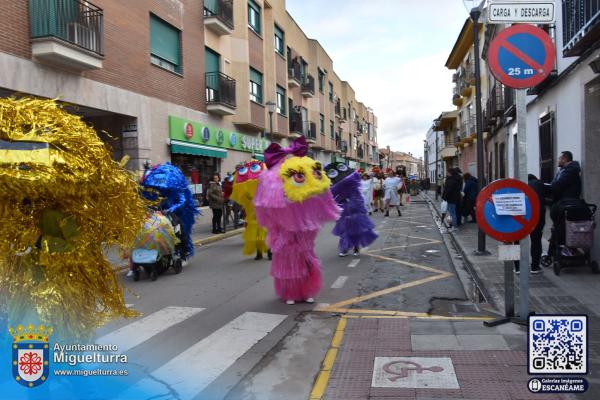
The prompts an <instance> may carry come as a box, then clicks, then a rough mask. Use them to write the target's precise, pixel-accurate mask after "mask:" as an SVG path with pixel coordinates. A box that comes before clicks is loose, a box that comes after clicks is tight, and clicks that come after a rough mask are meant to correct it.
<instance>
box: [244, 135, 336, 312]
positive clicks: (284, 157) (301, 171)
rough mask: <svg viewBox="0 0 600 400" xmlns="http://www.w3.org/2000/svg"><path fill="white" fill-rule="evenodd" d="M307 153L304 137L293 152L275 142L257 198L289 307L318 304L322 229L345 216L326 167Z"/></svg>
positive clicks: (277, 277) (280, 293)
mask: <svg viewBox="0 0 600 400" xmlns="http://www.w3.org/2000/svg"><path fill="white" fill-rule="evenodd" d="M307 151H308V144H307V143H306V139H304V137H303V136H301V137H299V138H298V139H296V140H295V141H294V142H293V143H292V146H291V147H288V148H281V146H279V145H278V144H277V143H271V145H270V146H269V147H268V148H267V150H266V151H265V153H264V154H265V161H266V164H267V168H268V170H267V171H264V172H263V173H262V174H261V175H260V177H259V178H258V189H257V191H256V195H255V197H254V205H255V207H256V217H257V220H258V223H259V224H260V225H261V226H264V227H265V228H267V232H268V233H267V242H268V244H269V247H270V248H271V251H272V252H273V263H272V265H271V275H272V276H273V279H274V283H275V293H276V294H277V296H278V297H279V298H281V299H282V300H284V301H285V302H286V303H287V304H294V303H295V302H296V301H306V302H308V303H312V302H314V297H315V296H316V295H317V293H318V292H319V290H320V289H321V285H322V278H321V264H320V262H319V259H318V258H317V255H316V254H315V249H314V247H315V239H316V237H317V234H318V233H319V230H320V229H321V226H322V225H323V224H324V223H325V222H327V221H335V220H336V219H337V218H338V216H339V214H340V209H339V208H338V206H337V205H336V203H335V201H334V199H333V196H332V194H331V191H330V190H329V186H330V181H329V178H327V176H326V175H325V173H324V171H323V166H322V165H321V163H319V162H317V161H315V160H313V159H312V158H310V157H306V152H307Z"/></svg>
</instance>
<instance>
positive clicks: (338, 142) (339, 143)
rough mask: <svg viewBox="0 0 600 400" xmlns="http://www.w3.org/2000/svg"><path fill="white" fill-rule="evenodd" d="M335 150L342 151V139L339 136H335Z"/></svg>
mask: <svg viewBox="0 0 600 400" xmlns="http://www.w3.org/2000/svg"><path fill="white" fill-rule="evenodd" d="M335 149H336V150H340V151H341V150H342V138H341V136H340V135H335Z"/></svg>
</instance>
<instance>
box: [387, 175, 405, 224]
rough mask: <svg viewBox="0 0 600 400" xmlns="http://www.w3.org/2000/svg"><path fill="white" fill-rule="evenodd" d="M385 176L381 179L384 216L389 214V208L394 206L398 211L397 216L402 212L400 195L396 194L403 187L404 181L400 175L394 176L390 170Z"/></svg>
mask: <svg viewBox="0 0 600 400" xmlns="http://www.w3.org/2000/svg"><path fill="white" fill-rule="evenodd" d="M387 175H388V176H387V178H385V180H384V181H383V191H384V193H385V194H384V196H383V204H384V206H385V216H386V217H389V216H390V208H391V207H396V211H398V216H399V217H401V216H402V212H400V207H399V206H400V195H399V194H398V193H399V191H400V190H402V188H403V187H404V182H403V180H402V178H401V177H400V176H396V174H394V172H393V171H392V170H389V171H388V173H387Z"/></svg>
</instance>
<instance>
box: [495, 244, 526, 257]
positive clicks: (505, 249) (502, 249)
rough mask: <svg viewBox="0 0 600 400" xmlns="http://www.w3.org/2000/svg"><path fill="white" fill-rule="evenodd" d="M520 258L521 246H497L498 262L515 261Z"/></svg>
mask: <svg viewBox="0 0 600 400" xmlns="http://www.w3.org/2000/svg"><path fill="white" fill-rule="evenodd" d="M520 258H521V246H519V245H518V244H501V245H499V246H498V260H500V261H517V260H519V259H520Z"/></svg>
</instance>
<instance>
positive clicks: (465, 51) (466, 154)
mask: <svg viewBox="0 0 600 400" xmlns="http://www.w3.org/2000/svg"><path fill="white" fill-rule="evenodd" d="M479 27H480V29H479V32H478V34H479V37H480V42H481V43H483V41H484V33H485V29H484V28H485V25H484V24H480V25H479ZM482 50H483V49H482V48H481V46H480V49H479V52H477V54H476V52H475V50H474V46H473V21H471V19H470V18H467V19H466V20H465V23H464V24H463V27H462V29H461V31H460V33H459V35H458V38H457V39H456V42H455V44H454V47H453V48H452V51H451V52H450V55H449V56H448V60H447V61H446V68H448V69H450V70H454V71H456V72H455V73H454V74H453V76H452V82H453V83H454V88H453V92H452V103H453V104H454V105H455V106H456V107H457V116H456V119H457V121H456V123H455V134H453V135H452V136H451V137H450V141H449V142H448V143H453V145H454V146H456V148H457V150H458V154H457V156H458V167H460V168H461V170H462V171H463V172H469V173H470V174H471V175H473V176H477V145H476V143H477V125H476V105H475V82H476V80H475V67H474V65H475V64H474V63H475V57H478V58H480V63H481V64H480V67H481V68H480V70H481V93H482V104H485V103H486V101H487V97H488V96H487V93H488V85H489V72H488V70H487V68H486V63H485V61H483V60H482V59H481V52H482ZM486 136H487V134H486V133H484V140H485V139H486ZM484 162H485V161H484Z"/></svg>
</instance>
